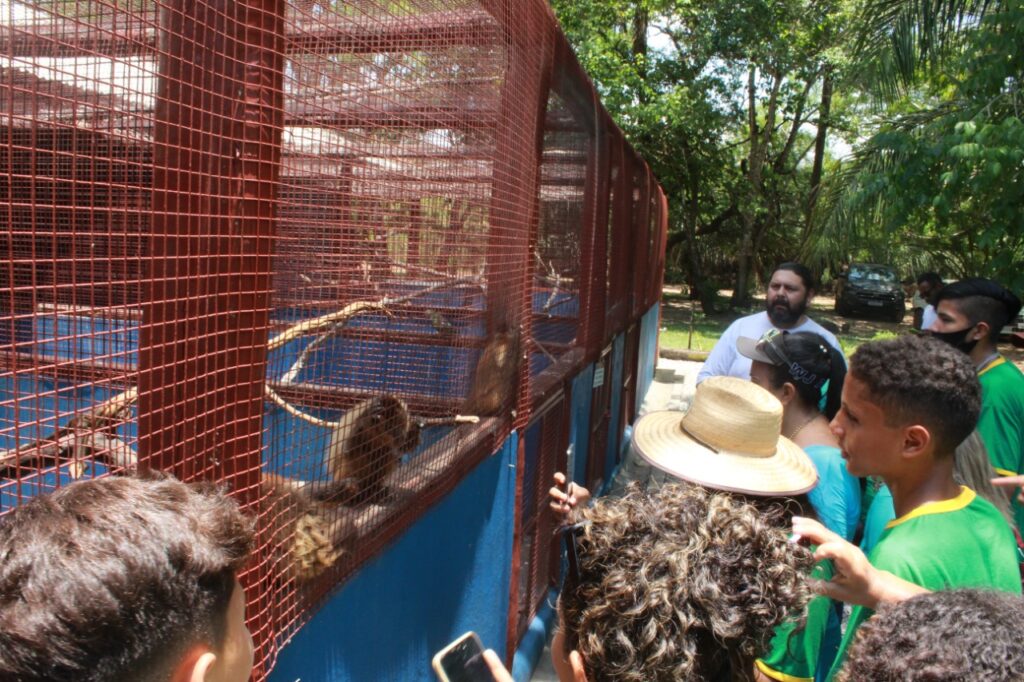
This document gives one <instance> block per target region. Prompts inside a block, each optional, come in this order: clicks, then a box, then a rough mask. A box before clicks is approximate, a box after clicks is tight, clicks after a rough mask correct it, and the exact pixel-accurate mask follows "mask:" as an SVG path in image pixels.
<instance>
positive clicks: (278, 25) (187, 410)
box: [138, 0, 284, 675]
mask: <svg viewBox="0 0 1024 682" xmlns="http://www.w3.org/2000/svg"><path fill="white" fill-rule="evenodd" d="M283 19H284V2H283V0H248V1H247V2H231V1H229V0H202V1H196V2H193V1H188V0H180V1H179V2H175V3H172V5H171V6H170V7H169V8H167V9H166V10H165V11H164V12H163V15H162V26H161V29H162V30H161V39H160V44H161V47H162V48H163V49H161V58H160V86H159V95H158V102H157V114H156V123H155V129H154V136H155V152H154V175H153V226H152V236H151V238H150V242H149V253H150V256H151V258H150V260H149V272H148V273H147V275H146V283H145V287H144V301H143V323H142V327H141V330H140V347H139V402H138V409H139V415H138V420H139V450H140V457H141V459H142V462H143V464H144V465H146V466H149V467H152V468H157V469H164V470H170V471H173V472H174V473H175V474H176V475H178V476H179V477H181V478H184V479H198V478H203V479H217V480H221V481H227V482H228V483H229V484H232V485H233V487H234V489H235V490H236V492H237V494H239V495H240V497H241V498H242V500H243V501H245V502H247V503H253V502H255V498H256V493H257V492H258V483H259V475H260V474H259V472H260V463H261V448H262V415H263V398H262V390H263V381H264V377H265V373H266V352H267V350H266V349H267V337H268V332H269V328H270V325H269V313H270V291H271V255H272V239H273V235H274V200H275V183H276V181H277V176H278V170H279V166H280V156H281V137H282V131H283V125H284V113H283V112H284V106H283V73H284V57H283V55H284V45H283ZM266 579H267V576H266V569H265V567H264V566H263V565H262V564H260V565H257V566H256V567H255V569H254V570H253V571H250V573H249V574H248V575H247V576H246V580H245V582H246V583H247V585H248V586H253V585H255V586H256V589H250V590H249V594H250V602H251V603H250V614H255V615H257V616H258V615H259V614H260V613H262V612H263V611H264V609H265V608H266V606H267V605H265V604H260V603H257V601H256V600H258V599H259V598H260V597H261V596H263V595H266V594H268V591H267V590H265V589H261V588H262V587H263V585H262V583H263V582H264V581H265V580H266ZM264 598H265V597H264ZM254 606H255V607H256V608H255V609H254V608H253V607H254ZM252 625H255V626H256V627H255V628H254V630H255V632H254V634H255V638H256V644H257V654H256V660H257V665H258V667H257V675H259V674H260V672H259V671H260V667H259V666H260V664H262V663H264V662H265V661H266V659H267V656H268V653H267V647H268V646H270V645H271V644H272V641H271V639H270V637H269V634H270V632H269V629H268V628H265V627H263V626H265V625H266V623H265V621H263V619H261V618H259V617H257V618H255V622H254V623H252Z"/></svg>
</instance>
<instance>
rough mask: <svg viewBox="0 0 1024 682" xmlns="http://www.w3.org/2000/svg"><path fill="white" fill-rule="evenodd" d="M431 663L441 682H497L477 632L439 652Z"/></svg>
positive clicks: (466, 635)
mask: <svg viewBox="0 0 1024 682" xmlns="http://www.w3.org/2000/svg"><path fill="white" fill-rule="evenodd" d="M431 663H432V665H433V667H434V672H435V673H437V679H439V680H440V681H441V682H497V681H496V679H495V677H494V675H493V674H492V673H491V667H490V665H489V664H488V663H487V661H486V660H485V659H484V647H483V644H481V643H480V638H479V637H477V634H476V633H475V632H467V633H466V634H464V635H462V636H461V637H459V638H458V639H456V640H455V641H454V642H452V643H451V644H449V645H448V646H446V647H445V648H443V649H441V650H440V651H438V652H437V653H436V654H435V655H434V660H433V661H432V662H431Z"/></svg>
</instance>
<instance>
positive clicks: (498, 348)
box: [459, 331, 519, 417]
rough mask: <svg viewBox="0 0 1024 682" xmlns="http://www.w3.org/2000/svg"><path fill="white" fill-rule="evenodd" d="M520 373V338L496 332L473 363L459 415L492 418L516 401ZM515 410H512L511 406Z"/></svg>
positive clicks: (513, 334) (503, 332) (504, 332)
mask: <svg viewBox="0 0 1024 682" xmlns="http://www.w3.org/2000/svg"><path fill="white" fill-rule="evenodd" d="M518 372H519V334H517V333H515V332H508V331H502V332H497V333H495V334H494V336H492V337H491V340H490V341H488V342H487V345H486V346H484V350H483V352H482V353H480V359H479V360H477V363H476V371H475V372H474V373H473V382H472V384H471V385H470V389H469V395H468V396H467V397H466V401H465V402H464V403H463V404H462V408H461V409H460V410H459V412H460V414H465V415H477V416H481V417H483V416H494V415H497V414H498V413H499V412H501V409H502V408H503V407H506V405H507V403H508V398H509V397H512V398H514V397H515V395H514V394H515V390H516V386H517V383H518V382H517V378H518V377H517V376H516V375H517V374H518ZM513 407H514V406H513Z"/></svg>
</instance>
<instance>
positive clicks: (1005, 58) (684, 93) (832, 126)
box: [553, 0, 1024, 309]
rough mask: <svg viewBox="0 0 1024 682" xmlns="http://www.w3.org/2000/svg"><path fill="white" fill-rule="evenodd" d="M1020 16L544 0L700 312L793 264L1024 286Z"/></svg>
mask: <svg viewBox="0 0 1024 682" xmlns="http://www.w3.org/2000/svg"><path fill="white" fill-rule="evenodd" d="M1021 4H1022V0H1002V1H1001V2H988V1H987V0H981V1H978V0H957V1H950V0H936V2H931V3H919V2H909V1H908V0H772V1H767V0H735V1H732V2H724V1H722V0H702V1H701V2H690V1H687V0H675V1H673V2H669V1H667V0H553V6H554V8H555V11H556V14H557V15H558V16H559V19H560V21H561V22H562V25H563V28H564V30H565V31H566V33H567V35H568V36H569V39H570V41H571V42H572V43H573V45H574V46H575V47H576V50H577V53H578V55H579V57H580V60H581V62H582V63H583V65H584V67H585V68H586V69H587V70H588V72H589V73H590V74H591V76H592V78H593V79H594V80H595V82H596V83H597V86H598V89H599V91H600V93H601V95H602V98H603V100H604V102H605V105H606V106H607V107H608V108H609V110H610V111H611V113H612V115H613V117H614V118H615V119H616V121H617V122H618V124H619V125H620V126H621V127H622V128H623V129H624V130H625V131H626V133H627V135H628V136H629V138H630V139H631V141H632V142H633V144H634V146H636V147H637V148H638V150H639V151H640V152H641V153H642V154H643V155H644V156H645V158H647V159H648V162H649V163H650V164H651V166H652V168H653V170H654V172H655V173H656V175H657V176H658V178H659V180H660V181H661V183H662V186H663V187H664V189H665V192H666V194H667V196H668V198H669V202H670V211H671V226H670V239H669V248H670V254H669V263H670V268H673V270H670V274H675V275H676V276H678V277H681V278H684V279H685V280H686V281H688V282H689V283H690V284H691V286H692V290H693V291H694V293H695V294H696V295H697V296H698V297H699V298H700V299H701V302H702V303H703V304H704V306H705V309H707V307H709V306H710V305H711V304H712V302H713V300H714V293H715V291H716V290H717V289H718V288H720V287H721V288H726V287H730V288H733V289H734V295H733V299H732V303H733V304H736V305H743V304H745V303H746V302H747V300H748V297H749V294H750V292H751V290H752V288H753V287H754V285H755V284H756V282H757V281H758V280H763V279H764V278H765V277H766V275H767V274H768V273H769V271H770V269H771V268H772V267H773V265H774V264H775V263H777V262H778V261H780V260H788V259H793V258H802V259H805V260H808V261H810V262H811V264H812V265H816V266H817V267H818V268H819V269H820V270H822V271H828V270H832V271H835V270H837V269H838V267H839V265H840V264H842V263H845V262H849V261H851V260H876V261H885V262H891V263H893V264H895V265H897V266H898V267H899V268H900V269H901V270H902V274H903V275H904V276H910V275H912V274H914V272H915V271H918V270H920V269H924V268H929V269H936V270H938V271H940V272H942V273H944V274H946V275H948V276H953V277H957V276H964V275H974V274H978V275H987V276H992V277H995V278H997V279H999V280H1000V281H1002V282H1003V283H1005V284H1007V285H1009V286H1011V287H1013V288H1015V289H1016V290H1020V289H1021V288H1022V287H1024V268H1022V267H1021V266H1022V263H1024V217H1022V215H1021V210H1020V209H1021V206H1022V202H1021V199H1022V196H1021V191H1022V180H1024V178H1022V174H1024V125H1022V121H1021V112H1022V107H1021V104H1022V103H1021V102H1020V82H1021V77H1022V75H1024V74H1022V65H1024V64H1022V57H1021V53H1020V49H1019V47H1018V46H1019V45H1024V40H1022V39H1024V35H1022V34H1024V18H1022V17H1024V10H1022V7H1021Z"/></svg>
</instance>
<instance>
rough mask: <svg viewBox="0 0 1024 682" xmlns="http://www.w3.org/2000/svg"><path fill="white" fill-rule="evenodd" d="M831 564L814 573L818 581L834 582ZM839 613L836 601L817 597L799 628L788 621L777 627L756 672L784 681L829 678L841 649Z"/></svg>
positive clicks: (808, 681)
mask: <svg viewBox="0 0 1024 682" xmlns="http://www.w3.org/2000/svg"><path fill="white" fill-rule="evenodd" d="M832 573H833V571H832V562H830V561H823V562H821V563H819V564H818V565H816V566H815V567H814V570H813V571H811V577H812V578H816V579H818V580H831V579H832ZM839 639H840V626H839V610H838V607H837V605H836V602H834V601H832V600H831V599H829V598H828V597H822V596H817V597H815V598H814V599H812V600H811V601H810V603H809V604H808V605H807V621H806V623H805V624H804V627H803V628H800V627H799V625H797V623H796V622H794V621H786V622H784V623H782V625H780V626H779V627H777V628H775V634H774V635H773V636H772V642H771V646H770V648H769V649H768V653H767V654H766V655H765V656H762V657H761V658H759V659H757V661H756V665H757V669H758V670H760V671H761V673H762V674H764V675H765V676H766V677H769V678H770V679H773V680H781V681H782V682H814V681H815V680H818V681H822V680H824V679H825V678H826V676H827V674H828V671H829V669H830V668H831V667H832V661H833V660H834V659H835V655H836V651H837V650H838V649H839Z"/></svg>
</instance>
